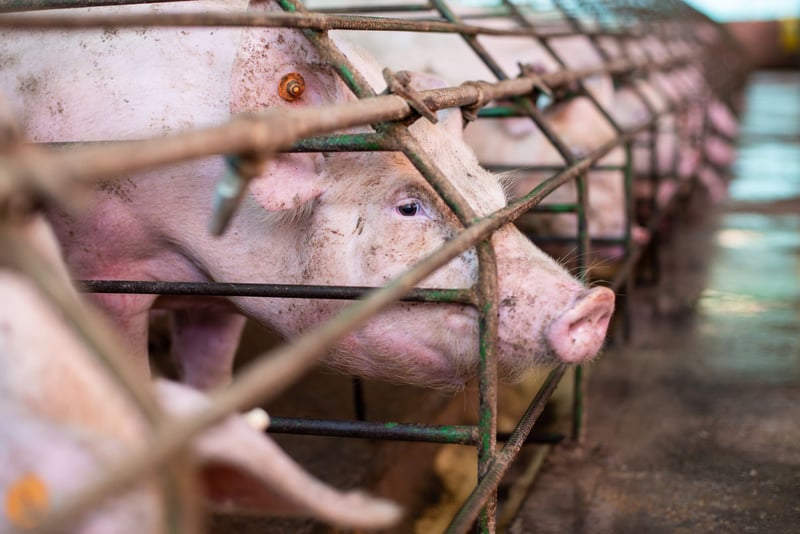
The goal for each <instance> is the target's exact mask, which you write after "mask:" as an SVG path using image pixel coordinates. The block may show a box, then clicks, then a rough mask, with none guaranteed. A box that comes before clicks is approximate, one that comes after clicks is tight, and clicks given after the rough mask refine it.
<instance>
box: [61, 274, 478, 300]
mask: <svg viewBox="0 0 800 534" xmlns="http://www.w3.org/2000/svg"><path fill="white" fill-rule="evenodd" d="M77 283H78V284H79V285H80V286H81V287H83V288H84V290H85V291H87V292H89V293H117V294H137V293H143V294H150V295H186V296H197V297H200V296H215V297H274V298H295V299H298V298H299V299H308V298H317V299H331V300H355V299H360V298H362V297H363V296H364V295H365V294H367V293H368V292H369V291H374V290H376V289H379V288H378V287H364V286H361V287H359V286H318V285H299V284H296V285H295V284H253V283H225V282H163V281H139V280H78V281H77ZM401 300H403V301H409V302H452V303H457V304H471V305H475V293H474V291H473V290H472V289H427V288H426V289H422V288H415V289H412V290H410V291H409V292H408V293H407V294H406V296H405V297H403V298H402V299H401Z"/></svg>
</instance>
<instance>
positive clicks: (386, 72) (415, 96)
mask: <svg viewBox="0 0 800 534" xmlns="http://www.w3.org/2000/svg"><path fill="white" fill-rule="evenodd" d="M383 79H384V80H386V85H387V88H388V91H389V93H391V94H395V95H397V96H400V97H402V98H403V99H405V101H406V102H408V105H409V106H410V107H411V109H413V110H414V111H416V112H417V113H419V114H420V115H422V116H423V117H425V118H426V119H428V120H429V121H430V122H432V123H433V124H436V123H437V122H439V118H438V117H437V116H436V112H435V111H433V110H432V109H431V108H429V107H428V105H427V104H425V102H423V101H422V97H421V96H420V94H419V93H418V92H416V91H415V90H414V89H412V88H411V73H409V72H408V71H406V70H401V71H397V72H392V71H391V70H390V69H389V68H388V67H387V68H385V69H383Z"/></svg>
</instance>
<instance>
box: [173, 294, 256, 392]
mask: <svg viewBox="0 0 800 534" xmlns="http://www.w3.org/2000/svg"><path fill="white" fill-rule="evenodd" d="M244 324H245V317H244V316H243V315H238V314H233V313H221V312H220V311H218V310H206V309H201V310H177V311H175V313H174V315H173V317H172V356H173V359H174V361H175V362H177V364H178V365H179V366H180V368H181V378H182V381H183V382H184V383H186V384H189V385H190V386H192V387H195V388H197V389H201V390H209V389H212V388H215V387H218V386H225V385H228V384H229V383H230V381H231V377H232V374H233V359H234V356H235V355H236V348H237V347H238V346H239V338H240V337H241V335H242V330H243V329H244Z"/></svg>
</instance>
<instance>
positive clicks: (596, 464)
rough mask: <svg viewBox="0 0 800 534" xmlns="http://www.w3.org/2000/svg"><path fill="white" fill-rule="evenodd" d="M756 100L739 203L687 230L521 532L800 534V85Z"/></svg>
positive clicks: (756, 95)
mask: <svg viewBox="0 0 800 534" xmlns="http://www.w3.org/2000/svg"><path fill="white" fill-rule="evenodd" d="M747 97H748V107H747V112H746V115H745V116H744V118H743V124H742V130H741V140H740V141H739V143H740V147H739V152H738V154H739V155H738V159H737V162H736V164H735V167H734V171H735V179H734V181H733V182H732V184H731V187H730V197H731V198H730V200H729V201H728V202H726V203H724V204H723V205H722V206H720V209H719V210H718V211H717V213H714V214H708V213H707V210H699V211H694V212H693V211H689V212H688V213H687V214H685V217H684V220H683V221H681V222H679V223H677V224H676V226H675V228H674V229H673V230H674V231H673V233H672V238H671V242H670V243H669V245H668V248H667V249H666V252H665V253H664V258H663V261H664V262H665V264H666V265H665V269H664V274H663V278H662V280H661V282H660V287H659V288H658V291H657V292H653V293H652V295H650V296H648V295H642V298H640V299H639V302H638V303H637V306H636V307H635V311H636V318H635V323H634V329H635V332H634V338H633V340H632V342H631V343H630V344H629V345H628V346H626V347H624V348H617V349H613V350H609V351H607V353H606V354H605V355H604V357H603V359H602V360H601V361H600V362H599V363H598V364H597V365H596V366H595V367H594V369H592V373H591V378H590V380H589V397H588V399H589V406H588V421H587V425H586V433H585V437H584V443H583V445H582V446H581V447H578V448H576V449H569V448H562V449H557V450H556V452H555V453H553V454H551V455H550V456H549V457H548V460H547V461H546V464H545V467H544V469H543V471H542V473H541V475H540V477H539V478H538V480H537V482H536V485H535V487H534V489H533V491H532V492H531V493H530V494H529V495H528V497H527V499H526V501H525V503H524V504H523V507H522V509H521V511H520V513H519V514H518V515H517V517H516V518H515V519H514V521H513V522H512V523H511V526H510V528H509V531H510V532H512V533H529V532H531V533H533V532H536V533H549V532H558V533H627V532H630V533H634V532H635V533H662V532H663V533H679V532H686V533H690V532H691V533H696V532H720V533H722V532H724V533H728V532H770V533H772V532H776V533H788V532H800V73H758V74H756V75H754V76H753V78H752V80H751V83H750V86H749V88H748V93H747ZM703 211H705V212H706V213H702V212H703Z"/></svg>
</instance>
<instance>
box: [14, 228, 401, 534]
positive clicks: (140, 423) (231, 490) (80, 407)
mask: <svg viewBox="0 0 800 534" xmlns="http://www.w3.org/2000/svg"><path fill="white" fill-rule="evenodd" d="M0 224H3V221H0ZM10 226H11V225H7V226H6V228H4V229H6V230H7V229H8V228H9V227H10ZM13 226H14V228H13V229H14V231H16V232H17V233H18V235H19V236H21V237H23V238H24V239H25V246H26V247H28V248H30V249H33V250H36V251H37V252H38V253H39V254H40V256H41V258H42V263H44V264H45V266H46V267H47V268H48V269H49V270H50V272H51V274H52V275H53V277H54V278H55V279H58V280H60V281H61V283H62V284H64V286H65V287H67V288H69V287H70V285H69V284H70V281H69V278H68V275H67V272H66V268H65V267H64V265H63V261H62V259H61V257H60V252H59V250H58V245H57V243H56V241H55V239H54V235H53V233H52V231H51V229H50V227H49V225H48V224H47V223H46V222H45V221H44V219H43V218H42V217H41V216H38V215H26V216H25V217H23V220H22V221H21V222H20V221H19V220H18V221H17V222H16V223H14V225H13ZM4 252H5V253H8V252H9V251H8V250H5V251H4ZM73 298H74V299H75V300H76V301H77V300H78V297H77V295H74V296H73ZM0 299H1V300H2V301H3V302H4V303H12V302H13V303H14V305H13V306H8V305H4V306H2V307H0V417H2V418H3V423H4V424H3V425H2V428H0V458H3V461H2V462H0V492H1V493H2V495H3V497H4V502H5V505H6V506H5V513H4V514H2V515H0V531H3V532H8V531H10V529H11V528H12V527H17V528H21V529H27V528H31V527H33V526H35V525H36V524H38V521H40V520H41V516H42V515H44V514H46V513H47V512H49V511H51V508H52V507H53V506H54V505H59V504H60V503H62V502H63V501H64V500H65V499H66V498H68V497H69V496H71V495H72V494H74V493H75V492H78V491H80V490H81V489H82V487H83V486H84V485H86V484H87V483H88V482H90V481H92V480H94V479H95V478H96V477H97V475H98V473H101V472H102V470H103V469H104V468H105V466H107V465H112V464H114V462H115V461H119V460H120V459H122V458H125V457H126V456H127V455H129V454H130V453H131V452H134V451H139V450H141V449H143V448H144V447H146V446H147V444H148V442H149V440H150V439H152V437H151V431H150V429H148V427H147V423H146V422H145V421H144V419H143V416H142V414H141V412H139V411H138V410H137V408H135V407H134V406H133V404H132V402H131V400H130V398H129V397H128V396H127V395H126V394H125V393H123V392H122V391H121V390H120V387H119V385H118V383H116V382H115V380H114V379H113V378H111V376H110V374H109V373H108V372H107V371H106V370H105V369H103V368H102V367H101V366H100V364H99V362H98V360H97V358H96V357H95V356H92V355H91V353H90V352H89V349H88V348H87V347H86V346H85V345H83V344H82V343H81V341H80V340H79V339H78V337H77V336H76V334H75V333H74V331H73V330H72V329H71V328H70V327H69V326H68V325H67V323H66V322H65V321H64V319H63V318H62V317H61V315H60V314H59V313H58V312H57V311H56V310H55V309H54V308H53V306H52V305H50V304H49V303H48V302H47V301H46V300H45V299H44V298H43V296H42V295H41V293H40V292H39V291H38V290H37V288H36V287H34V286H33V284H32V283H31V281H30V280H29V279H27V278H26V277H25V276H23V275H22V274H20V273H18V272H16V271H12V270H9V269H6V268H4V266H3V265H2V264H0ZM76 309H78V310H81V311H83V312H84V313H87V314H88V313H90V312H91V310H86V309H84V307H82V306H80V305H78V307H77V308H76ZM111 356H118V355H115V354H111ZM148 389H152V393H153V396H154V397H156V398H157V400H158V403H159V405H160V406H161V408H162V409H163V410H164V412H165V413H166V414H167V416H171V417H176V418H177V417H183V416H188V415H191V414H192V413H194V412H197V411H200V410H204V409H205V408H206V407H207V406H208V404H209V399H208V398H207V397H206V395H205V394H204V393H201V392H199V391H196V390H193V389H191V388H189V387H188V386H185V385H182V384H177V383H173V382H168V381H165V380H157V381H156V382H155V383H154V384H153V386H152V388H148ZM262 431H263V428H253V427H252V426H251V425H250V424H249V423H248V422H246V421H245V419H244V417H243V416H239V415H234V416H230V417H229V418H227V419H225V420H224V421H222V422H221V423H219V424H218V425H216V426H214V427H213V428H211V429H210V430H207V431H205V432H204V433H202V434H201V435H199V436H198V437H196V438H194V440H193V441H192V443H191V454H193V456H194V458H195V459H196V463H197V468H196V473H194V476H193V479H192V481H191V486H189V488H190V489H191V488H192V487H196V488H197V489H198V490H203V491H204V492H205V494H206V495H207V497H208V498H209V499H211V501H210V504H211V506H212V508H213V509H216V510H218V511H223V512H234V511H236V512H240V511H247V512H249V513H259V514H281V515H302V516H312V517H316V518H319V519H321V520H324V521H326V522H330V523H333V524H335V525H339V526H341V527H346V528H370V529H373V528H384V527H386V526H390V525H392V524H393V523H395V522H396V521H397V520H398V519H399V517H400V510H399V508H398V507H397V506H395V505H394V504H392V503H390V502H388V501H385V500H383V499H375V498H371V497H367V496H366V495H364V494H362V493H360V492H357V491H351V492H346V493H340V492H338V491H336V490H334V489H333V488H331V487H329V486H327V485H326V484H323V483H322V482H320V481H318V480H316V479H314V478H313V477H312V476H311V475H309V474H308V473H306V472H305V471H304V470H302V469H301V468H300V467H299V466H298V465H297V464H295V463H294V461H293V460H291V459H290V458H289V457H288V456H287V455H286V454H285V453H284V452H283V451H282V450H281V449H280V448H279V447H278V446H277V445H276V444H275V443H274V442H273V441H272V440H271V439H270V438H269V437H267V436H266V435H265V434H263V432H262ZM181 454H182V455H185V454H186V452H181ZM186 491H187V492H188V491H189V490H186ZM188 497H191V495H189V496H188ZM182 500H183V499H182ZM166 501H167V496H166V494H165V493H164V487H163V486H162V485H161V484H157V483H156V481H155V480H154V479H152V478H146V479H144V480H142V481H141V482H140V483H138V484H137V485H136V486H135V487H133V488H131V489H129V490H127V491H126V492H125V493H123V494H121V495H119V496H115V497H113V498H110V499H107V500H105V501H103V502H102V503H101V504H100V505H99V506H95V507H93V508H92V509H91V511H89V512H88V513H85V514H84V515H83V516H82V517H81V518H79V519H78V520H77V521H76V523H74V524H70V525H69V526H68V527H66V528H65V529H64V531H69V532H75V533H76V534H89V533H93V534H100V533H106V532H118V533H128V532H130V533H133V532H147V533H158V532H165V531H166V529H165V526H166V523H167V510H166V509H165V503H166ZM170 502H173V501H170ZM190 502H191V501H190ZM173 505H174V503H173ZM192 510H193V509H192V508H190V509H189V512H192ZM195 512H199V510H195ZM171 515H172V514H171ZM195 515H196V514H193V513H189V514H188V515H185V516H182V517H183V519H184V520H185V523H183V524H182V525H181V532H195V531H197V530H195V527H197V524H195V523H197V522H198V519H199V518H196V517H194V516H195Z"/></svg>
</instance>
